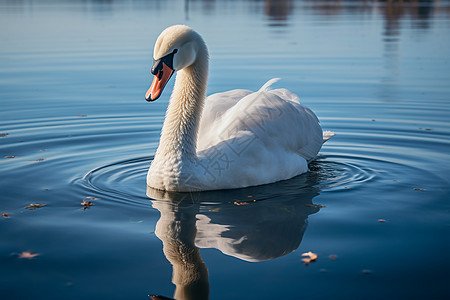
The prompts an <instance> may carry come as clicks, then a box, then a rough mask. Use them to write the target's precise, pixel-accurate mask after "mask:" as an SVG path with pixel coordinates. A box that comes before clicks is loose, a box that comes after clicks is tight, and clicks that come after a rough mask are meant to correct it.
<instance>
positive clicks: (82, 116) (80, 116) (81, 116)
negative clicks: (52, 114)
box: [76, 115, 86, 118]
mask: <svg viewBox="0 0 450 300" xmlns="http://www.w3.org/2000/svg"><path fill="white" fill-rule="evenodd" d="M76 117H79V118H84V117H86V115H76Z"/></svg>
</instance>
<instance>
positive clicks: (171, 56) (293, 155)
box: [146, 25, 333, 191]
mask: <svg viewBox="0 0 450 300" xmlns="http://www.w3.org/2000/svg"><path fill="white" fill-rule="evenodd" d="M154 58H155V63H154V66H153V69H152V73H153V74H155V78H154V80H153V83H152V86H151V87H150V89H149V91H148V92H147V94H146V99H147V100H149V101H152V100H156V99H157V98H158V97H159V96H160V94H161V92H162V89H163V88H164V86H165V84H166V82H167V81H168V80H169V79H170V77H171V75H172V73H173V72H175V71H178V74H177V77H176V81H175V86H174V90H173V92H172V96H171V98H170V103H169V107H168V109H167V112H166V118H165V121H164V125H163V128H162V132H161V140H160V144H159V147H158V150H157V151H156V154H155V157H154V160H153V161H152V164H151V166H150V169H149V171H148V175H147V185H148V186H150V187H152V188H156V189H160V190H167V191H194V190H197V191H198V190H215V189H230V188H241V187H246V186H252V185H260V184H266V183H272V182H276V181H280V180H284V179H289V178H292V177H294V176H296V175H299V174H301V173H304V172H306V171H307V170H308V165H307V163H308V162H309V161H311V160H312V159H313V158H314V157H315V156H316V155H317V153H318V152H319V150H320V148H321V146H322V143H323V142H324V141H325V140H327V139H329V138H330V137H331V136H332V135H333V134H332V133H327V135H323V134H322V129H321V127H320V125H319V121H318V119H317V117H316V116H315V115H314V113H313V112H312V111H311V110H309V109H308V108H306V107H304V106H302V105H300V103H299V100H298V97H297V96H296V95H295V94H293V93H291V92H289V91H288V90H286V89H276V90H269V85H270V84H271V83H273V82H274V81H275V80H271V81H269V82H268V83H266V85H264V86H263V87H262V88H261V89H260V90H259V91H257V92H251V91H248V90H233V91H229V92H224V93H218V94H214V95H211V96H209V97H208V98H206V87H207V78H208V50H207V48H206V45H205V43H204V41H203V39H202V38H201V37H200V35H198V34H197V33H196V32H195V31H193V30H192V29H190V28H189V27H187V26H183V25H176V26H172V27H169V28H167V29H166V30H164V31H163V32H162V33H161V35H160V36H159V38H158V40H157V42H156V45H155V51H154ZM170 64H172V66H170Z"/></svg>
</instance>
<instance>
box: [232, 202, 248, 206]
mask: <svg viewBox="0 0 450 300" xmlns="http://www.w3.org/2000/svg"><path fill="white" fill-rule="evenodd" d="M233 204H234V205H237V206H240V205H249V204H250V202H245V201H242V202H238V201H234V202H233Z"/></svg>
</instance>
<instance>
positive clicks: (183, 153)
mask: <svg viewBox="0 0 450 300" xmlns="http://www.w3.org/2000/svg"><path fill="white" fill-rule="evenodd" d="M207 82H208V52H207V50H206V47H205V48H204V49H200V50H199V51H198V53H197V59H196V61H195V62H194V63H193V64H192V65H191V66H189V67H186V68H184V69H182V70H180V71H179V72H178V73H177V77H176V80H175V86H174V89H173V92H172V95H171V96H170V102H169V106H168V108H167V112H166V118H165V121H164V125H163V128H162V131H161V140H160V144H159V147H158V150H157V153H156V155H158V154H159V155H170V154H175V155H176V156H177V157H179V158H181V159H196V158H197V154H196V144H197V131H198V123H199V121H200V116H201V113H202V109H203V102H204V99H205V98H206V88H207Z"/></svg>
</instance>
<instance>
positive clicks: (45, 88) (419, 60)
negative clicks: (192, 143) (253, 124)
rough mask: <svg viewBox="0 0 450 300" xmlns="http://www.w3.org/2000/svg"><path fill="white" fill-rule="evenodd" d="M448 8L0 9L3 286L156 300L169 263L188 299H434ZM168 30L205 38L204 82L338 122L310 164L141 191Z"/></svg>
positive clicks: (442, 255)
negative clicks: (309, 258) (256, 181)
mask: <svg viewBox="0 0 450 300" xmlns="http://www.w3.org/2000/svg"><path fill="white" fill-rule="evenodd" d="M449 17H450V3H449V2H447V1H428V2H417V1H411V2H408V1H403V2H402V3H391V4H389V3H384V2H371V1H361V2H355V1H351V2H345V1H344V2H342V1H320V2H316V1H278V2H275V1H193V2H187V1H186V2H183V1H152V2H150V1H66V2H61V1H20V2H19V1H1V2H0V27H1V28H2V30H1V31H0V42H1V45H2V47H1V49H0V103H1V105H2V110H1V111H0V133H1V134H2V137H0V157H1V158H0V165H1V167H0V168H1V169H0V170H1V173H0V188H1V202H0V203H1V204H0V212H1V213H8V214H9V216H4V217H1V219H0V228H1V231H0V232H1V242H0V260H1V262H0V265H1V268H0V293H1V295H2V298H4V299H31V298H32V299H61V298H64V299H103V298H108V299H148V297H147V294H160V295H165V296H168V297H173V295H174V291H175V285H174V284H173V283H172V272H173V271H174V269H175V275H176V276H181V277H182V278H185V279H186V278H188V276H194V277H195V276H197V277H196V278H198V282H197V287H198V290H195V292H196V293H197V296H196V297H193V299H200V296H199V295H200V294H202V293H205V292H207V291H208V289H209V293H210V298H211V299H300V298H301V299H344V298H345V299H348V298H350V299H380V298H384V299H446V298H448V297H449V296H450V295H449V294H450V292H449V288H448V284H449V280H450V277H449V272H448V270H449V267H450V262H449V259H448V253H449V250H450V249H449V245H450V241H449V236H450V235H449V225H450V222H449V220H450V219H449V205H448V199H449V182H450V172H449V159H450V155H449V150H450V147H449V143H450V142H449V136H450V122H449V117H450V105H449V103H450V86H449V84H448V83H449V82H450V71H449V70H450V55H449V52H448V49H449V48H450V38H449V37H450V18H449ZM176 23H185V24H188V25H190V26H192V27H193V28H195V29H196V30H197V31H198V32H200V33H201V34H202V35H203V37H204V39H205V40H206V42H207V44H208V46H209V50H210V55H211V68H210V71H211V73H210V81H209V87H208V93H209V94H211V93H215V92H219V91H225V90H230V89H234V88H247V89H252V90H256V89H258V88H259V87H260V86H261V85H262V84H263V83H264V82H266V81H267V80H268V79H270V78H272V77H281V78H282V80H281V81H280V82H279V83H277V86H279V87H286V88H288V89H290V90H291V91H293V92H295V93H297V94H299V95H300V97H301V101H302V103H303V104H305V105H307V106H308V107H310V108H311V109H312V110H313V111H314V112H315V113H316V114H317V115H318V117H319V118H320V120H321V123H322V126H323V128H324V129H327V130H333V131H335V132H336V136H335V137H334V138H333V139H332V140H331V141H329V142H328V143H327V144H326V145H325V146H324V147H323V149H322V151H321V153H320V155H319V157H318V158H317V160H316V161H315V162H313V163H312V164H311V166H310V169H311V171H310V172H309V173H307V174H304V175H301V176H298V177H296V178H294V179H292V180H289V181H285V182H280V183H276V184H273V185H267V186H262V187H253V188H248V189H243V190H235V191H219V192H208V193H195V194H175V195H173V194H170V195H167V194H163V193H157V192H156V191H151V190H150V191H148V194H149V196H150V197H149V196H147V195H146V193H147V190H146V185H145V175H146V172H147V169H148V166H149V164H150V161H151V159H152V157H153V155H154V153H155V151H156V148H157V145H158V139H159V132H160V129H161V126H162V122H163V118H164V112H165V108H166V106H167V103H168V97H169V92H168V91H170V89H171V88H172V85H173V80H172V81H171V82H170V83H169V85H168V86H167V87H166V91H165V93H164V94H163V96H162V97H161V98H160V99H159V100H158V101H156V102H154V103H151V104H149V103H146V102H145V100H144V94H145V91H146V90H147V88H148V86H149V84H150V81H151V76H150V75H149V70H150V67H151V63H152V59H151V54H152V50H153V43H154V40H155V39H156V37H157V35H158V34H159V32H160V31H161V30H162V29H164V28H165V27H167V26H169V25H171V24H176ZM86 197H94V198H99V199H95V200H94V199H89V198H86ZM83 199H86V201H91V202H93V203H94V205H93V206H91V207H90V208H88V209H86V210H83V207H82V206H81V205H80V203H81V202H82V201H83ZM156 199H158V200H156ZM30 203H45V204H46V206H44V207H41V208H38V209H35V210H28V209H25V207H26V206H28V205H29V204H30ZM157 223H158V226H157ZM173 226H178V228H181V231H180V234H179V235H178V236H176V235H174V234H173V232H171V231H170V230H169V229H170V228H173ZM174 245H178V246H179V248H177V247H178V246H177V247H174ZM163 247H164V252H163ZM197 247H199V248H197ZM177 249H181V250H177ZM183 249H184V250H183ZM198 249H200V250H198ZM308 251H312V252H314V253H316V254H318V259H317V261H315V262H311V263H310V264H309V265H308V266H305V264H304V263H303V262H302V260H301V259H302V258H303V256H302V253H304V252H308ZM24 252H30V254H31V256H33V254H38V255H37V256H34V257H32V258H20V255H21V254H22V256H23V253H24ZM186 253H190V255H187V254H186ZM171 263H172V264H174V266H175V267H173V266H172V264H171ZM183 263H184V264H186V265H191V266H193V268H191V269H189V268H187V269H186V268H184V269H183V267H182V265H183ZM206 270H207V271H206ZM174 282H177V283H178V284H180V283H179V282H178V281H177V279H175V280H174ZM180 289H181V286H180V287H179V288H178V291H180ZM177 295H178V294H177Z"/></svg>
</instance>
